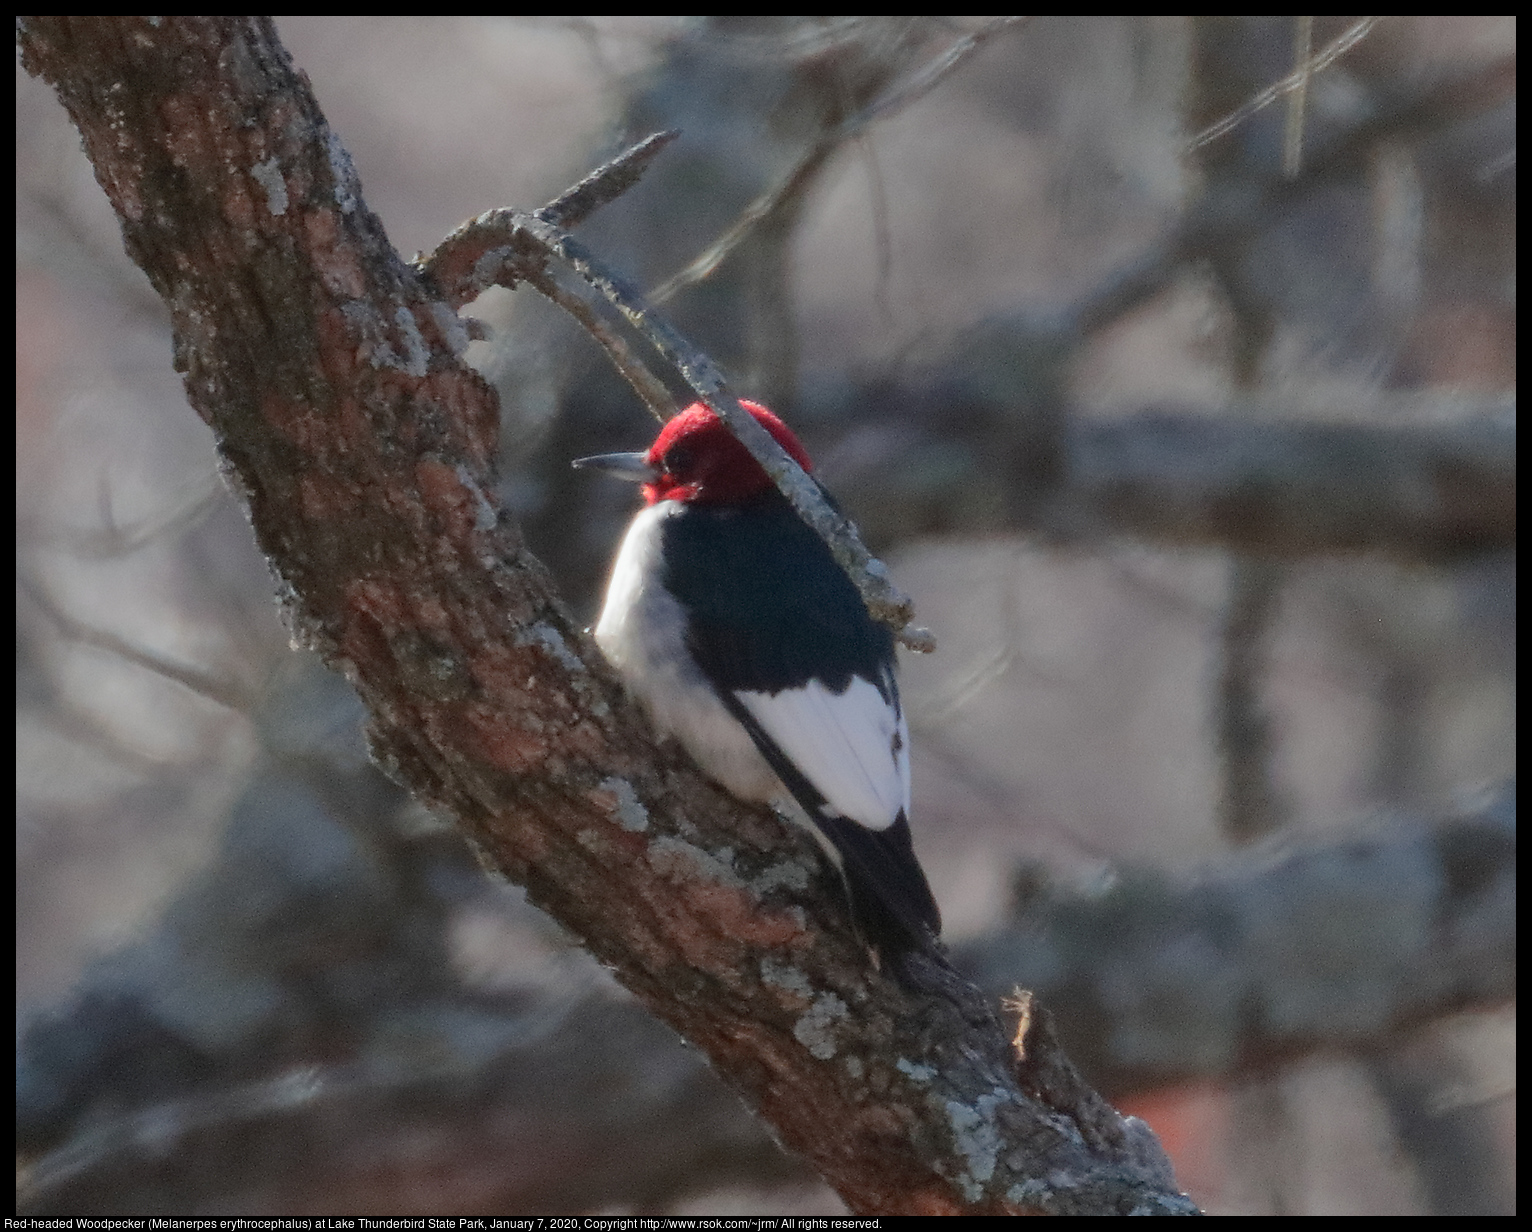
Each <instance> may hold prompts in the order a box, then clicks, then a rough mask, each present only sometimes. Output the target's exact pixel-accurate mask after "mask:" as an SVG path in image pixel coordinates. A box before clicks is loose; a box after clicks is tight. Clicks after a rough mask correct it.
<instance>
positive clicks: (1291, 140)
mask: <svg viewBox="0 0 1532 1232" xmlns="http://www.w3.org/2000/svg"><path fill="white" fill-rule="evenodd" d="M1313 52H1314V19H1313V18H1312V17H1295V18H1293V64H1294V65H1295V66H1296V68H1295V70H1294V71H1295V72H1297V73H1299V74H1302V80H1301V81H1299V83H1298V84H1297V85H1296V86H1295V87H1294V88H1293V92H1292V93H1291V94H1289V95H1288V96H1287V123H1286V125H1285V126H1284V129H1283V133H1282V174H1283V175H1285V176H1286V177H1287V178H1288V179H1292V178H1293V177H1294V176H1296V175H1297V174H1298V168H1299V167H1301V166H1302V165H1303V117H1304V113H1305V112H1306V111H1307V110H1308V103H1309V80H1310V78H1312V77H1313V75H1314V67H1313V63H1312V61H1311V60H1310V59H1309V57H1310V56H1311V55H1312V54H1313Z"/></svg>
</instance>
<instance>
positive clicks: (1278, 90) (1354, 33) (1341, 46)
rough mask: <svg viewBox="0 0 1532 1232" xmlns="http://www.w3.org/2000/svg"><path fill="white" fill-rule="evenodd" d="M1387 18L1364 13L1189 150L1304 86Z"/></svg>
mask: <svg viewBox="0 0 1532 1232" xmlns="http://www.w3.org/2000/svg"><path fill="white" fill-rule="evenodd" d="M1382 20H1383V19H1382V18H1381V17H1364V18H1362V19H1361V20H1360V21H1358V22H1356V23H1355V24H1353V25H1351V26H1349V27H1347V29H1346V31H1345V32H1344V33H1343V34H1342V35H1341V36H1340V37H1339V38H1337V39H1336V40H1335V41H1334V42H1332V43H1329V44H1327V45H1326V46H1325V47H1324V48H1322V49H1321V50H1320V52H1319V54H1318V55H1317V56H1315V57H1314V58H1313V59H1312V60H1308V61H1305V62H1304V63H1303V64H1300V65H1299V66H1298V67H1297V69H1295V70H1294V71H1293V72H1291V73H1289V74H1288V75H1287V76H1286V77H1284V78H1282V80H1281V81H1279V82H1277V83H1276V84H1275V85H1270V86H1267V87H1266V88H1265V89H1264V90H1262V91H1261V92H1260V93H1259V94H1257V95H1256V96H1255V97H1254V98H1252V99H1249V100H1247V101H1246V102H1244V103H1241V104H1240V105H1239V106H1238V107H1236V108H1235V109H1234V110H1233V111H1231V112H1230V113H1229V114H1228V115H1226V116H1224V118H1223V119H1221V120H1219V121H1217V122H1216V123H1214V124H1210V125H1208V127H1207V128H1205V129H1203V130H1202V131H1201V132H1200V133H1198V134H1197V135H1196V136H1195V137H1193V138H1192V139H1191V140H1190V141H1188V142H1187V143H1186V151H1185V152H1186V153H1188V154H1190V153H1191V152H1192V151H1193V150H1196V149H1200V148H1201V147H1202V146H1205V145H1207V144H1208V142H1210V141H1217V140H1218V139H1219V138H1220V137H1222V136H1223V135H1224V134H1225V133H1229V132H1232V131H1233V130H1234V129H1236V128H1238V127H1239V126H1240V125H1241V124H1243V123H1244V122H1245V121H1246V120H1248V119H1249V118H1250V117H1251V116H1253V115H1254V114H1255V113H1256V112H1257V111H1261V110H1263V109H1264V108H1266V107H1270V106H1271V105H1272V103H1274V102H1276V101H1277V100H1278V99H1279V98H1281V97H1282V96H1283V95H1284V94H1290V93H1291V92H1292V91H1294V90H1300V89H1303V88H1304V87H1305V86H1306V85H1307V84H1308V80H1309V78H1310V77H1312V76H1313V75H1314V74H1315V73H1318V72H1322V71H1323V70H1325V69H1327V68H1329V67H1330V65H1331V64H1333V63H1334V62H1335V61H1336V60H1337V59H1339V58H1340V57H1341V56H1343V55H1345V54H1346V53H1347V52H1348V51H1350V50H1351V49H1352V48H1353V47H1355V46H1356V45H1357V44H1358V43H1360V42H1361V41H1362V40H1363V39H1364V38H1366V37H1367V36H1368V35H1369V34H1371V33H1372V28H1373V27H1374V26H1375V25H1377V24H1378V23H1379V22H1380V21H1382Z"/></svg>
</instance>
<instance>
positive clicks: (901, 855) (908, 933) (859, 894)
mask: <svg viewBox="0 0 1532 1232" xmlns="http://www.w3.org/2000/svg"><path fill="white" fill-rule="evenodd" d="M722 699H723V703H724V705H725V706H726V707H727V708H728V710H729V713H730V714H732V715H733V716H734V717H735V718H736V719H738V720H739V721H740V724H741V725H742V726H743V727H744V729H745V730H746V731H747V732H749V733H750V738H751V739H752V740H753V741H755V746H756V748H758V749H759V750H760V752H761V756H762V757H764V758H765V759H766V763H767V764H768V765H769V766H770V767H771V768H772V770H773V771H775V772H776V775H777V777H778V778H779V779H781V780H782V783H783V785H784V786H785V787H786V788H787V790H788V791H789V792H791V793H792V796H793V799H794V800H796V801H797V802H798V805H799V807H801V808H802V809H803V811H804V812H805V813H807V814H808V816H809V820H810V821H812V822H813V823H814V824H815V825H816V826H817V827H818V828H819V830H820V832H821V833H822V834H823V835H824V836H825V837H826V838H827V839H829V840H830V844H831V846H833V847H834V848H835V851H836V854H837V855H839V856H840V865H841V874H842V876H843V877H844V879H845V882H846V893H847V896H848V897H849V898H850V900H851V918H852V920H853V922H854V923H855V924H856V927H857V931H858V932H860V933H861V934H862V939H863V940H864V941H866V942H867V943H868V944H869V945H871V946H873V947H874V948H875V949H877V951H878V952H879V953H880V954H882V955H884V956H885V957H889V956H892V955H894V954H898V953H902V952H905V951H908V950H930V949H932V948H933V947H934V945H935V943H936V941H937V939H938V938H939V937H940V936H941V931H942V916H941V910H940V909H939V908H938V907H937V905H936V896H935V895H933V894H932V893H931V887H930V885H929V884H928V883H927V881H926V874H925V871H924V870H923V869H922V868H921V867H920V861H919V860H917V859H916V858H915V845H914V843H913V842H912V840H911V838H910V823H909V819H908V818H906V817H905V815H904V813H903V811H902V810H901V811H900V813H899V816H898V817H896V818H895V819H894V821H893V823H892V824H891V825H889V826H886V827H885V828H884V829H882V830H874V829H873V828H872V827H870V826H864V825H861V824H859V823H857V822H855V821H852V820H850V819H849V818H846V817H841V816H838V815H836V814H835V813H834V811H833V810H832V809H830V808H829V806H828V805H827V804H826V802H825V798H824V796H822V795H821V794H820V793H819V791H818V789H816V788H815V786H814V785H813V784H812V783H810V782H809V781H808V779H807V778H805V777H804V776H803V773H802V772H801V771H800V770H799V769H798V767H797V766H795V765H794V764H793V762H792V759H791V758H789V757H788V756H787V755H786V754H784V753H783V752H782V750H781V749H780V748H778V747H777V743H776V741H775V740H773V739H772V738H771V737H770V736H769V735H767V734H766V732H765V730H764V729H763V728H762V727H761V725H760V723H758V722H757V721H756V718H755V716H754V715H752V714H751V713H750V712H749V711H748V710H747V709H745V707H744V706H743V705H742V704H741V703H740V701H739V699H738V698H736V697H733V696H731V695H730V694H728V693H724V694H722Z"/></svg>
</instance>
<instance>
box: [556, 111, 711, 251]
mask: <svg viewBox="0 0 1532 1232" xmlns="http://www.w3.org/2000/svg"><path fill="white" fill-rule="evenodd" d="M680 135H681V130H680V129H677V128H670V129H665V130H664V131H662V132H658V133H651V134H650V135H649V136H647V137H645V138H644V139H643V140H642V141H640V142H639V143H638V144H637V145H635V146H631V147H629V148H628V149H626V150H624V151H623V152H622V153H621V154H619V155H618V156H617V157H616V158H614V159H612V160H611V161H610V162H607V163H603V164H602V165H601V166H599V167H597V168H596V169H595V170H594V171H592V172H591V173H590V174H589V175H588V176H586V177H585V178H584V179H583V180H581V181H580V182H579V183H578V184H576V185H575V186H574V187H573V188H571V189H569V190H568V191H567V192H564V193H561V194H560V195H559V196H558V197H556V198H554V199H553V200H552V201H550V202H548V204H547V205H545V206H543V208H542V209H540V210H538V211H537V216H538V217H539V218H541V219H542V220H543V221H544V222H547V223H552V224H553V225H554V226H555V227H565V228H570V227H577V226H579V225H580V224H581V223H582V222H584V221H585V220H586V219H587V218H589V217H590V216H591V215H592V214H594V213H595V212H596V211H597V210H599V209H600V208H601V207H602V206H603V205H606V204H607V203H608V202H609V201H615V200H616V199H617V198H618V197H620V196H622V194H623V193H625V192H627V191H628V189H630V188H632V187H633V185H635V184H637V183H638V182H639V180H641V179H642V178H643V175H644V172H645V171H647V170H648V169H649V164H650V163H651V162H653V161H654V158H655V155H657V154H658V153H659V152H660V151H661V150H663V149H664V148H665V147H666V146H667V145H669V144H670V143H671V142H672V141H674V140H675V139H676V138H677V137H679V136H680Z"/></svg>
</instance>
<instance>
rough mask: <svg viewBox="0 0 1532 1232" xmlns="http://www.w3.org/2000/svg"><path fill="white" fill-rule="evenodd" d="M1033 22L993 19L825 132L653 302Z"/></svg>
mask: <svg viewBox="0 0 1532 1232" xmlns="http://www.w3.org/2000/svg"><path fill="white" fill-rule="evenodd" d="M1030 20H1031V19H1030V18H1028V17H996V18H992V19H991V20H989V21H987V22H985V23H984V25H983V26H981V27H980V28H979V29H977V30H975V31H974V32H973V33H972V34H968V35H965V36H964V37H962V38H960V39H958V40H957V41H956V42H954V43H953V44H952V45H951V46H950V47H949V48H947V50H946V51H945V52H943V53H942V54H941V55H939V56H937V57H936V58H935V59H933V60H931V61H930V62H929V63H927V64H926V65H925V66H924V67H922V68H921V69H920V71H919V72H916V73H914V74H912V75H911V76H910V77H909V79H908V80H906V81H904V82H902V83H900V85H899V86H898V87H896V88H895V89H893V90H891V91H889V92H888V93H887V94H885V95H884V96H883V97H882V98H880V99H878V100H877V101H875V102H873V103H871V104H869V105H868V106H866V107H864V108H862V110H861V111H859V112H857V113H856V114H855V115H854V116H851V117H850V118H848V119H846V120H844V121H842V122H841V123H839V124H837V125H836V126H835V127H834V128H832V129H830V130H829V131H828V132H826V133H824V134H823V135H822V136H821V137H820V138H819V139H818V140H817V141H815V142H814V144H813V145H811V146H810V147H809V148H808V149H807V150H806V151H804V153H803V154H802V155H801V156H800V157H799V159H798V161H797V162H796V163H794V164H793V166H792V168H791V169H790V170H789V171H788V172H787V174H786V175H784V176H783V177H782V178H781V179H780V180H778V181H777V183H776V184H775V185H773V186H772V187H771V188H770V189H768V190H767V191H766V192H764V193H762V194H761V195H760V196H759V197H757V198H756V199H755V200H754V201H752V202H751V203H750V204H749V205H747V206H746V207H745V208H744V210H743V211H741V213H740V216H739V218H738V219H736V220H735V222H734V225H733V226H732V227H730V228H729V229H728V230H727V231H725V232H724V233H723V235H721V236H719V237H718V239H716V240H714V241H713V242H712V243H711V244H709V245H708V246H707V248H705V249H704V250H703V251H702V252H701V253H700V254H699V255H698V256H696V257H695V258H693V259H692V261H691V262H690V263H689V264H688V265H686V266H685V267H684V268H682V269H680V270H678V271H676V273H674V274H672V275H671V276H670V277H669V278H667V279H666V280H665V281H664V282H662V283H661V284H660V285H659V286H657V287H655V288H654V290H653V291H651V292H650V293H649V301H650V303H653V304H663V303H665V302H666V301H668V300H670V299H672V298H673V297H674V296H675V295H676V293H677V292H678V291H683V290H685V289H686V288H687V287H689V286H691V285H692V284H693V283H698V282H701V281H702V280H703V279H704V278H706V277H707V276H708V275H709V274H711V273H712V272H713V271H714V270H716V269H717V268H718V267H719V266H720V265H722V264H723V263H724V261H726V260H727V259H728V257H729V254H730V253H732V252H733V251H734V250H735V249H736V248H738V247H739V246H740V244H742V243H744V241H745V239H746V238H747V237H748V236H749V235H750V233H751V232H752V231H754V230H755V229H756V228H757V227H758V226H760V225H761V224H762V223H763V222H765V221H766V220H767V219H768V218H770V217H772V216H773V215H774V214H776V212H777V211H778V210H780V209H782V207H783V206H785V205H786V204H787V203H788V202H790V201H793V200H794V199H796V198H797V196H798V195H799V194H800V193H801V192H802V191H803V190H804V188H806V187H807V186H808V184H809V183H810V182H811V181H812V180H813V178H814V177H815V176H816V175H817V174H819V171H820V169H821V168H822V167H823V166H824V165H825V163H826V162H827V161H828V160H829V158H830V156H831V155H832V154H834V153H835V151H836V150H838V149H840V147H841V146H842V145H844V144H845V143H846V142H847V141H850V140H851V139H852V138H854V137H856V136H858V135H859V134H860V133H861V132H862V131H863V130H864V129H866V128H867V126H868V125H869V124H871V123H873V121H875V120H881V119H884V118H886V117H888V116H890V115H893V114H894V113H895V112H896V111H900V110H902V109H903V108H905V107H908V106H909V105H910V104H911V103H913V102H916V101H917V100H918V99H921V98H924V97H925V96H926V95H927V94H929V93H930V92H931V91H932V90H934V89H935V88H936V87H937V86H938V85H940V84H941V83H942V82H943V81H945V80H946V79H947V78H948V77H950V76H951V75H952V74H953V73H954V72H956V71H957V69H958V68H959V67H960V66H961V65H962V64H963V63H965V62H966V61H967V60H968V58H969V57H970V56H972V55H973V54H974V53H975V52H976V51H978V50H979V49H980V48H981V47H983V46H984V44H985V43H987V42H988V41H989V40H990V39H992V38H994V37H995V35H997V34H1000V33H1001V32H1003V31H1005V30H1009V29H1010V28H1011V27H1012V26H1015V25H1019V24H1021V23H1023V22H1026V21H1030Z"/></svg>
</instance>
